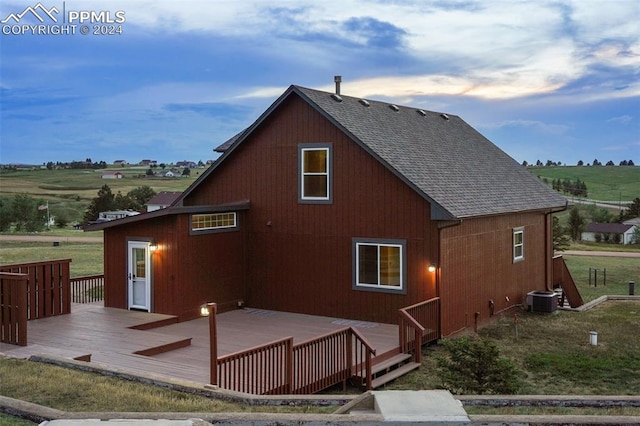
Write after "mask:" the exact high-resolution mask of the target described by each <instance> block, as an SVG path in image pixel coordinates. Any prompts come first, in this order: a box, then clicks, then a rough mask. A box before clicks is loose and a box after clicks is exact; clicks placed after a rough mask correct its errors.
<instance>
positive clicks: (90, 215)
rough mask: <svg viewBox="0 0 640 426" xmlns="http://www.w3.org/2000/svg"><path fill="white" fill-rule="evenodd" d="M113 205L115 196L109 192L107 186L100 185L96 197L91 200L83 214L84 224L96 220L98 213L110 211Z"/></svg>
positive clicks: (109, 189)
mask: <svg viewBox="0 0 640 426" xmlns="http://www.w3.org/2000/svg"><path fill="white" fill-rule="evenodd" d="M114 204H115V196H114V195H113V192H111V188H109V185H106V184H105V185H102V188H100V190H99V191H98V196H97V197H95V198H93V199H92V200H91V203H89V207H88V208H87V210H86V212H85V214H84V220H85V221H86V222H89V221H92V220H96V219H98V216H99V215H100V212H105V211H109V210H112V209H113V208H114Z"/></svg>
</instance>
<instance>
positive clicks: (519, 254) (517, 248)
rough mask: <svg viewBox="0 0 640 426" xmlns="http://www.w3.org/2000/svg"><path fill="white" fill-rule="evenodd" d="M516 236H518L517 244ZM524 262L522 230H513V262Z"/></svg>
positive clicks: (521, 228)
mask: <svg viewBox="0 0 640 426" xmlns="http://www.w3.org/2000/svg"><path fill="white" fill-rule="evenodd" d="M518 235H519V236H520V238H519V240H520V241H519V242H518ZM523 260H524V228H523V227H520V228H513V262H514V263H515V262H522V261H523Z"/></svg>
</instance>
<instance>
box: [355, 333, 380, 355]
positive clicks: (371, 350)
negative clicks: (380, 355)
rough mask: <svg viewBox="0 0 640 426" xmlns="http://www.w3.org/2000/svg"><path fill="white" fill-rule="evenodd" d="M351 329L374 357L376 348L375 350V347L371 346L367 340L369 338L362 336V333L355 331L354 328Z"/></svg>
mask: <svg viewBox="0 0 640 426" xmlns="http://www.w3.org/2000/svg"><path fill="white" fill-rule="evenodd" d="M349 329H350V330H351V332H352V333H353V334H355V335H356V337H357V338H358V340H360V341H361V342H362V344H363V345H364V346H365V348H367V349H368V350H369V351H370V352H371V354H372V355H375V354H376V348H374V347H373V345H371V343H369V340H367V338H366V337H364V336H363V335H362V333H360V332H359V331H358V330H357V329H355V328H353V327H349Z"/></svg>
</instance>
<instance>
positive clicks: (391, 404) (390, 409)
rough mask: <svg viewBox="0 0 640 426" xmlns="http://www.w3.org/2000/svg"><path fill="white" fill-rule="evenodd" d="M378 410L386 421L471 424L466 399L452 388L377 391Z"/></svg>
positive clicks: (376, 406) (376, 407)
mask: <svg viewBox="0 0 640 426" xmlns="http://www.w3.org/2000/svg"><path fill="white" fill-rule="evenodd" d="M372 393H373V396H374V400H375V402H374V404H375V409H376V412H378V413H380V414H381V415H382V417H383V418H384V420H385V421H388V422H396V423H413V424H442V425H445V424H446V425H467V424H470V423H471V420H469V417H468V416H467V413H466V411H465V410H464V408H463V407H462V403H461V402H460V401H458V400H457V399H455V398H454V397H453V395H451V393H450V392H448V391H444V390H442V391H440V390H430V391H373V392H372Z"/></svg>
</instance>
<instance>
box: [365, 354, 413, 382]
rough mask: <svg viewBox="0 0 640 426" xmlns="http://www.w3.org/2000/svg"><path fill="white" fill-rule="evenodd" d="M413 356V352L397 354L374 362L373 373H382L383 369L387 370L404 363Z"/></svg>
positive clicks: (374, 374)
mask: <svg viewBox="0 0 640 426" xmlns="http://www.w3.org/2000/svg"><path fill="white" fill-rule="evenodd" d="M412 357H413V356H412V355H411V354H398V355H395V356H393V357H391V358H389V359H387V360H384V361H382V362H379V363H377V364H374V365H373V366H372V367H371V373H372V374H373V377H375V376H376V374H378V373H380V372H381V371H387V370H389V369H391V368H393V367H396V366H398V365H401V364H404V362H405V361H407V360H408V359H411V358H412Z"/></svg>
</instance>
